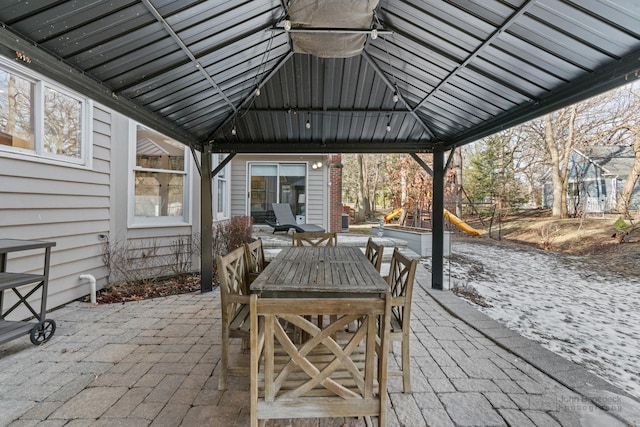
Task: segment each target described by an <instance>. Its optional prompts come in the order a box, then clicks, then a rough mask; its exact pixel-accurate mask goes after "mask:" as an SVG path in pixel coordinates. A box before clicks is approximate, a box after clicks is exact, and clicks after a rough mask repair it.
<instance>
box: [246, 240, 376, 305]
mask: <svg viewBox="0 0 640 427" xmlns="http://www.w3.org/2000/svg"><path fill="white" fill-rule="evenodd" d="M387 291H388V285H387V283H386V282H385V281H384V279H383V278H382V276H380V273H378V271H376V269H375V268H374V267H373V265H372V264H371V262H369V260H368V259H367V257H365V256H364V254H363V253H362V251H361V250H360V249H359V248H357V247H349V246H338V247H288V248H285V249H283V250H282V251H281V252H280V253H279V254H278V255H277V256H276V258H275V259H274V260H273V261H271V263H269V265H268V266H267V268H265V269H264V271H263V272H262V273H260V275H259V276H258V277H257V278H256V280H255V281H254V282H253V283H252V284H251V292H253V293H257V294H259V295H260V296H264V297H298V298H304V297H314V298H315V297H363V296H372V294H374V295H376V294H377V295H379V294H382V293H385V292H387Z"/></svg>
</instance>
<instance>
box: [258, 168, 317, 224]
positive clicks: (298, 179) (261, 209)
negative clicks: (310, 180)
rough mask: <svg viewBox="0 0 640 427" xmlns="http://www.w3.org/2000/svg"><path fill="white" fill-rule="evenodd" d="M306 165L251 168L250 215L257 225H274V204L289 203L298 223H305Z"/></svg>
mask: <svg viewBox="0 0 640 427" xmlns="http://www.w3.org/2000/svg"><path fill="white" fill-rule="evenodd" d="M306 169H307V167H306V165H305V164H291V163H283V164H250V165H249V181H250V188H251V190H250V192H249V214H250V215H251V216H252V217H253V221H254V223H255V224H266V220H273V221H275V215H274V213H273V207H272V205H271V204H272V203H288V204H289V205H290V206H291V212H293V214H294V215H295V216H296V220H297V221H299V222H305V220H306V192H305V189H306V179H307V176H306V175H307V173H306Z"/></svg>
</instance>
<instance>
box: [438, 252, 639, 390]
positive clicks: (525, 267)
mask: <svg viewBox="0 0 640 427" xmlns="http://www.w3.org/2000/svg"><path fill="white" fill-rule="evenodd" d="M451 250H452V256H451V258H450V259H446V260H445V265H444V286H445V288H446V287H450V288H452V287H454V286H465V285H466V286H473V288H475V289H476V290H477V291H478V292H479V293H480V295H482V296H483V297H484V298H485V299H486V302H487V303H488V304H490V305H491V307H479V306H478V309H479V310H480V311H482V312H483V313H485V314H487V315H488V316H489V317H491V318H493V319H495V320H497V321H499V322H501V323H503V324H504V325H505V326H507V327H508V328H511V329H513V330H515V331H517V332H519V333H520V334H521V335H523V336H524V337H526V338H529V339H532V340H534V341H537V342H539V343H540V344H541V345H542V346H543V347H545V348H547V349H549V350H551V351H553V352H555V353H557V354H559V355H560V356H563V357H565V358H566V359H569V360H571V361H573V362H575V363H577V364H579V365H582V366H584V367H585V368H587V369H588V370H589V371H591V372H593V373H595V374H597V375H599V376H600V377H602V378H604V379H605V380H607V381H609V382H610V383H612V384H615V385H617V386H619V387H621V388H622V389H624V390H626V391H627V392H628V393H630V394H632V395H634V396H636V397H640V356H639V355H640V310H639V309H638V307H640V281H639V280H638V278H626V277H623V276H621V275H618V274H615V273H613V272H608V271H607V270H606V266H602V265H598V264H594V263H593V262H590V261H589V259H588V258H587V257H580V256H568V255H563V254H559V253H556V252H548V251H542V250H539V249H536V248H533V247H520V246H518V247H514V246H513V245H511V244H506V243H503V242H497V241H487V240H477V241H471V242H469V241H464V242H463V241H455V242H452V247H451ZM429 261H430V260H427V261H426V262H427V265H426V267H427V268H429V267H430V266H429V265H428V263H429Z"/></svg>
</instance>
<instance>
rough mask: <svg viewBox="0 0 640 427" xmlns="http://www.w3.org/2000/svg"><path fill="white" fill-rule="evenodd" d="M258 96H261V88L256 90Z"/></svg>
mask: <svg viewBox="0 0 640 427" xmlns="http://www.w3.org/2000/svg"><path fill="white" fill-rule="evenodd" d="M256 96H260V88H259V87H257V88H256Z"/></svg>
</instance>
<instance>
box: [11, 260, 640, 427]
mask: <svg viewBox="0 0 640 427" xmlns="http://www.w3.org/2000/svg"><path fill="white" fill-rule="evenodd" d="M427 288H428V276H427V275H426V273H422V272H421V274H420V275H419V276H418V282H417V286H416V289H415V292H414V298H415V299H414V308H413V313H414V318H413V319H412V329H413V335H412V349H411V357H412V362H413V366H412V375H413V377H412V385H413V389H414V390H413V393H412V394H403V393H402V392H401V382H400V378H391V383H390V387H389V394H390V405H391V412H390V422H389V425H392V426H410V427H418V426H426V425H428V426H472V425H473V426H506V425H512V426H522V427H524V426H557V425H563V426H580V425H585V426H586V425H591V426H605V425H606V426H616V425H621V426H625V425H632V424H633V425H640V417H639V416H638V414H639V413H640V410H638V407H639V406H637V402H636V401H634V400H632V399H629V398H628V397H624V396H623V393H622V392H620V393H621V394H620V395H618V394H613V393H611V390H613V391H614V392H615V390H616V389H615V388H613V387H612V388H611V389H609V391H607V392H605V391H604V390H603V391H602V393H600V394H598V393H595V394H594V395H592V396H591V397H592V400H597V399H598V398H600V399H602V400H601V401H600V402H599V403H600V404H602V403H603V402H604V403H605V404H609V405H610V406H611V411H610V412H609V413H607V412H605V411H603V410H601V409H599V408H598V407H597V406H596V405H595V404H594V403H593V401H592V400H586V399H585V398H583V397H582V396H581V395H579V394H576V393H575V392H573V391H571V390H569V389H568V388H566V387H565V386H563V385H561V384H560V383H559V382H557V381H555V380H553V379H552V378H551V377H550V376H548V375H546V374H545V373H544V372H542V371H541V370H539V369H538V368H535V367H534V366H533V365H531V364H530V363H527V362H525V361H524V360H523V358H522V357H519V356H517V355H515V354H514V353H512V352H509V351H507V350H505V349H503V348H502V347H500V346H498V345H496V343H495V341H493V340H490V339H488V338H487V337H486V336H485V335H484V334H482V333H480V332H479V331H478V330H476V329H474V328H472V327H470V326H469V325H468V324H467V323H465V322H463V321H462V320H460V319H459V318H457V317H454V316H453V315H451V314H450V313H449V312H448V311H446V310H445V309H444V308H443V307H442V306H441V305H440V304H438V303H437V302H436V301H435V300H434V299H433V298H432V297H431V296H429V293H428V292H426V289H427ZM444 294H447V295H450V294H449V293H448V292H444V293H442V295H443V296H444ZM445 299H446V298H445ZM456 301H457V300H456ZM454 305H455V304H454ZM469 310H471V311H470V312H467V317H469V316H470V314H469V313H474V312H475V313H478V312H477V311H475V310H473V309H472V308H469ZM49 317H50V318H52V319H55V320H56V321H57V323H58V330H57V332H56V335H55V337H54V338H53V339H52V340H51V341H50V342H49V343H47V344H45V345H43V346H40V347H34V346H32V345H31V344H30V342H29V339H28V337H27V336H25V337H24V339H18V340H15V341H12V342H10V343H7V344H4V345H1V346H0V425H1V426H6V425H9V426H15V427H17V426H63V425H64V426H154V427H155V426H167V427H168V426H234V425H235V426H246V425H248V424H249V406H248V402H249V393H248V381H247V379H246V378H240V377H231V378H230V385H229V389H228V390H226V391H224V392H221V391H218V390H217V384H218V378H217V376H218V375H217V374H218V370H219V367H218V363H219V356H220V329H219V328H220V326H219V324H220V307H219V295H218V293H217V291H214V292H212V293H208V294H199V293H196V294H189V295H180V296H172V297H167V298H159V299H154V300H146V301H139V302H132V303H126V304H114V305H105V306H98V307H91V306H90V305H88V304H83V303H78V302H75V303H72V304H69V305H67V306H66V307H64V308H62V309H59V310H56V311H54V312H52V313H50V315H49ZM471 317H473V316H471ZM482 322H485V324H486V322H487V319H483V320H482ZM398 350H399V348H398ZM234 354H235V356H234V357H233V358H232V359H233V360H234V362H237V363H248V359H249V356H248V354H246V353H245V354H243V353H242V352H241V350H240V348H239V347H236V348H235V349H234ZM572 369H575V370H580V368H578V367H576V366H573V365H572ZM565 383H566V382H565ZM606 393H610V394H606ZM616 396H623V397H620V398H618V397H616ZM607 399H608V400H607ZM634 405H636V406H634ZM601 406H602V405H601ZM614 416H616V417H618V418H614ZM634 417H635V418H634ZM620 418H625V419H626V423H625V422H622V421H621V420H620ZM267 425H270V426H290V425H294V426H334V425H335V426H343V425H346V426H356V425H362V423H361V422H360V421H359V420H353V419H348V420H345V419H337V420H329V421H326V420H325V421H318V420H295V421H287V420H285V421H282V420H280V421H272V422H269V423H267Z"/></svg>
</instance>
